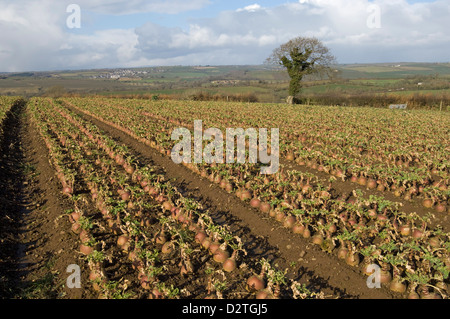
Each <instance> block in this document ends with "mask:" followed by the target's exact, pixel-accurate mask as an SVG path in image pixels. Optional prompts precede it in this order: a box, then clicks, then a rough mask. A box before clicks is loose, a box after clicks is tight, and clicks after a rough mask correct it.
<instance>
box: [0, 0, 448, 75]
mask: <svg viewBox="0 0 450 319" xmlns="http://www.w3.org/2000/svg"><path fill="white" fill-rule="evenodd" d="M72 2H76V3H77V4H79V5H80V7H81V9H82V10H90V11H96V12H100V13H103V14H114V15H118V14H125V13H133V12H150V11H151V12H163V13H176V12H181V11H186V10H194V9H198V8H202V7H204V6H206V5H208V4H209V3H210V1H208V0H194V1H184V0H183V1H182V0H172V1H163V0H154V1H144V0H129V1H118V0H117V1H106V0H91V1H89V0H79V1H71V0H64V1H56V0H42V1H31V0H14V1H13V0H2V2H0V30H1V32H0V71H22V70H44V69H67V68H96V67H99V68H100V67H101V68H103V67H118V66H125V67H126V66H140V65H170V64H191V65H192V64H258V63H262V62H263V61H264V60H265V58H266V57H267V56H268V55H269V54H270V53H271V52H272V50H273V49H274V48H275V47H277V46H278V45H280V44H282V43H284V42H286V41H288V40H290V39H291V38H293V37H296V36H315V37H318V38H319V39H320V40H322V41H323V42H324V44H325V45H327V46H329V47H330V48H331V50H332V52H333V54H334V55H336V57H337V59H338V61H339V62H342V63H349V62H395V61H409V60H411V61H412V60H413V61H446V60H448V57H449V56H448V52H450V34H449V33H448V31H447V30H449V29H450V20H449V19H448V17H449V16H450V3H449V1H447V0H437V1H434V2H429V3H416V4H409V3H408V2H407V1H406V0H394V1H391V0H375V1H369V0H345V1H344V0H299V1H297V2H290V3H286V4H281V5H277V6H274V7H268V6H266V7H262V6H260V5H259V4H257V3H255V4H253V5H249V6H246V7H244V8H240V9H237V10H229V11H223V12H221V13H219V14H217V15H216V16H213V17H210V18H202V19H200V18H198V19H191V20H190V22H191V24H190V25H189V27H188V28H185V29H183V28H181V27H167V26H162V25H158V24H157V23H156V21H153V22H148V23H145V24H143V25H141V26H137V27H136V28H135V29H130V28H127V29H112V30H102V31H92V32H91V33H88V32H87V31H86V30H87V29H86V30H85V29H83V28H82V29H81V30H78V31H77V30H69V29H67V27H66V25H65V22H66V21H65V19H66V18H67V15H68V13H66V7H67V5H68V4H70V3H72ZM374 5H375V6H378V7H379V8H380V12H381V16H380V18H381V20H380V23H381V24H380V28H370V27H369V25H368V23H367V22H368V19H369V16H370V14H372V11H370V10H369V11H368V8H369V7H370V6H374ZM58 12H59V13H60V14H58ZM89 30H90V29H89Z"/></svg>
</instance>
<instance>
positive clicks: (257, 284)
mask: <svg viewBox="0 0 450 319" xmlns="http://www.w3.org/2000/svg"><path fill="white" fill-rule="evenodd" d="M265 285H266V284H265V282H264V280H263V279H262V277H261V276H257V275H253V276H251V277H250V278H248V279H247V287H248V288H249V289H250V290H251V291H259V290H261V289H264V287H265Z"/></svg>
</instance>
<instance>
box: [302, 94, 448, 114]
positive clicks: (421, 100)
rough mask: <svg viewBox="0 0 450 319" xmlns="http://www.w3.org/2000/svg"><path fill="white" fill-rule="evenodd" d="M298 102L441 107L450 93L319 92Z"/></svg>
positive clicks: (443, 107) (445, 103) (444, 104)
mask: <svg viewBox="0 0 450 319" xmlns="http://www.w3.org/2000/svg"><path fill="white" fill-rule="evenodd" d="M296 102H297V103H298V104H310V105H339V106H353V107H355V106H370V107H379V108H384V107H388V106H389V105H391V104H408V109H418V108H420V109H436V108H438V109H441V108H442V109H443V110H446V109H447V108H448V107H449V106H450V94H449V93H441V94H432V93H410V94H406V93H405V94H388V93H386V94H375V93H361V94H353V95H352V94H341V93H336V92H332V93H321V94H318V93H316V94H314V95H308V96H303V97H300V98H298V99H297V101H296Z"/></svg>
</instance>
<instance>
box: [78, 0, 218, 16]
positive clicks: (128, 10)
mask: <svg viewBox="0 0 450 319" xmlns="http://www.w3.org/2000/svg"><path fill="white" fill-rule="evenodd" d="M76 3H77V4H78V5H80V7H81V8H82V9H85V10H91V11H95V12H99V13H103V14H113V15H123V14H133V13H143V12H154V13H169V14H176V13H180V12H185V11H191V10H198V9H201V8H203V7H205V6H207V5H209V4H210V1H209V0H189V1H186V0H170V1H167V0H114V1H111V0H76Z"/></svg>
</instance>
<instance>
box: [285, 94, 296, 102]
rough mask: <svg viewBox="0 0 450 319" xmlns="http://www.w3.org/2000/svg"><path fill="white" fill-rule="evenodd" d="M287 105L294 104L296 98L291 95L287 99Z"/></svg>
mask: <svg viewBox="0 0 450 319" xmlns="http://www.w3.org/2000/svg"><path fill="white" fill-rule="evenodd" d="M286 103H287V104H294V97H293V96H292V95H289V96H288V97H287V98H286Z"/></svg>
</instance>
